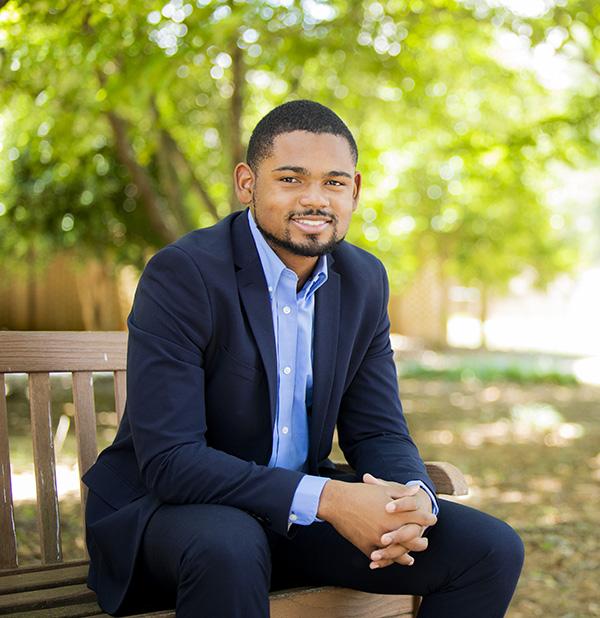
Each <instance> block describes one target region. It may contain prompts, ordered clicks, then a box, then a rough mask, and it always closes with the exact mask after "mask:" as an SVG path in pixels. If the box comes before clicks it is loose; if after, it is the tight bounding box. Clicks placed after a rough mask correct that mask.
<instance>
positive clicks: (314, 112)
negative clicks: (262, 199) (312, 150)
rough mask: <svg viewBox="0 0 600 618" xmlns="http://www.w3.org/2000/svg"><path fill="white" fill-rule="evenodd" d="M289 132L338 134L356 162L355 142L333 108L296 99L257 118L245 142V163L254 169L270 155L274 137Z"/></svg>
mask: <svg viewBox="0 0 600 618" xmlns="http://www.w3.org/2000/svg"><path fill="white" fill-rule="evenodd" d="M292 131H308V132H309V133H331V134H332V135H339V136H341V137H343V138H345V139H346V140H347V141H348V145H349V146H350V151H351V153H352V159H353V161H354V165H356V162H357V161H358V148H357V147H356V142H355V141H354V137H353V136H352V133H351V132H350V129H349V128H348V127H347V126H346V124H345V123H344V121H343V120H342V119H341V118H340V117H339V116H338V115H337V114H336V113H335V112H334V111H332V110H331V109H329V108H328V107H325V106H324V105H321V104H320V103H317V102H316V101H308V100H307V99H299V100H297V101H288V102H287V103H284V104H283V105H279V106H278V107H276V108H274V109H272V110H271V111H270V112H269V113H268V114H267V115H266V116H264V117H263V118H262V119H261V120H260V121H259V123H258V124H257V125H256V127H255V128H254V131H253V132H252V135H251V136H250V141H249V142H248V152H247V153H246V162H247V163H248V165H249V166H250V167H251V168H252V169H253V170H254V171H255V172H256V168H257V166H258V164H259V163H260V161H262V159H265V158H267V157H268V156H269V155H270V154H271V150H272V148H273V141H274V140H275V138H276V137H277V136H278V135H281V134H282V133H291V132H292Z"/></svg>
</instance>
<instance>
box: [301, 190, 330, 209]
mask: <svg viewBox="0 0 600 618" xmlns="http://www.w3.org/2000/svg"><path fill="white" fill-rule="evenodd" d="M298 201H299V204H300V206H304V207H305V208H306V207H313V208H323V207H327V206H329V199H328V197H327V196H326V195H325V194H324V192H323V189H322V188H321V187H320V186H318V185H307V187H306V190H305V191H304V192H303V193H302V195H301V196H300V199H299V200H298Z"/></svg>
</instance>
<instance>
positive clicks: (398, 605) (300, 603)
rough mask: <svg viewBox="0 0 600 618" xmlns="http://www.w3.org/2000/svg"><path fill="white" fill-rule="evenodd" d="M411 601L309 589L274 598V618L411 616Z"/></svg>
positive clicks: (272, 595)
mask: <svg viewBox="0 0 600 618" xmlns="http://www.w3.org/2000/svg"><path fill="white" fill-rule="evenodd" d="M412 607H413V601H412V597H410V596H406V595H385V594H371V593H368V592H359V591H358V590H350V589H348V588H332V587H323V588H307V589H304V590H299V589H296V590H287V591H281V592H276V593H273V594H271V616H272V617H273V618H305V616H310V617H311V618H342V617H343V618H348V617H350V616H369V618H392V617H396V616H410V615H412Z"/></svg>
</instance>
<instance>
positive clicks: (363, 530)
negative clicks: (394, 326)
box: [84, 101, 523, 618]
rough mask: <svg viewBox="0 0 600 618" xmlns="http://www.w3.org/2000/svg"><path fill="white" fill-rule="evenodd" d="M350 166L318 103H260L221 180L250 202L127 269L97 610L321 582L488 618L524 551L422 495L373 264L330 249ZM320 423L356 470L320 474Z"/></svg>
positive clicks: (432, 613)
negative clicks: (120, 408) (132, 273)
mask: <svg viewBox="0 0 600 618" xmlns="http://www.w3.org/2000/svg"><path fill="white" fill-rule="evenodd" d="M357 158H358V153H357V148H356V144H355V141H354V139H353V137H352V135H351V133H350V131H349V130H348V128H347V127H346V125H345V124H344V123H343V122H342V120H341V119H340V118H339V117H338V116H336V115H335V114H334V113H333V112H332V111H331V110H329V109H327V108H326V107H323V106H322V105H319V104H318V103H314V102H311V101H294V102H290V103H286V104H285V105H282V106H280V107H278V108H276V109H274V110H272V111H271V112H270V113H269V114H267V116H265V117H264V118H263V119H262V120H261V121H260V122H259V124H258V125H257V126H256V128H255V130H254V133H253V134H252V137H251V139H250V143H249V147H248V155H247V162H245V163H239V164H238V165H237V167H236V168H235V172H234V179H235V188H236V192H237V196H238V198H239V201H240V202H241V204H243V205H244V206H248V207H249V208H248V209H247V210H244V211H242V212H238V213H234V214H233V215H230V216H229V217H227V218H225V219H224V220H223V221H221V222H220V223H218V224H217V225H215V226H213V227H211V228H207V229H202V230H196V231H194V232H192V233H190V234H188V235H186V236H184V237H183V238H181V239H179V240H178V241H177V242H175V243H173V244H171V245H169V246H168V247H166V248H164V249H163V250H161V251H160V252H159V253H158V254H157V255H155V256H154V258H152V260H150V262H149V263H148V265H147V266H146V269H145V270H144V273H143V275H142V278H141V280H140V283H139V286H138V289H137V293H136V297H135V301H134V305H133V309H132V311H131V315H130V316H129V322H128V324H129V347H128V376H127V407H126V411H125V415H124V418H123V421H122V422H121V425H120V427H119V431H118V433H117V436H116V438H115V441H114V443H113V444H112V445H111V446H110V447H109V448H108V449H106V450H105V451H104V452H103V453H102V454H101V455H100V457H99V459H98V462H97V463H96V464H95V465H94V466H93V467H92V468H91V469H90V471H89V472H88V473H87V474H86V475H85V477H84V481H85V483H86V484H87V485H88V487H89V490H90V491H89V498H88V507H87V533H88V534H87V541H88V548H89V553H90V559H91V566H90V575H89V585H90V586H91V587H92V588H93V589H94V590H96V591H97V593H98V597H99V600H100V603H101V605H102V607H103V608H104V609H105V610H106V611H108V612H109V613H117V612H127V611H129V612H132V611H142V610H144V609H149V608H152V607H156V608H159V607H169V606H171V607H173V606H176V610H177V615H178V616H181V617H187V616H200V615H201V616H225V617H243V618H255V617H256V618H259V617H264V616H268V613H269V600H268V593H269V590H270V589H275V588H280V587H284V586H286V587H287V586H295V585H296V586H298V585H307V584H320V585H327V584H332V585H339V586H346V587H349V588H355V589H359V590H366V591H371V592H380V593H389V594H402V593H412V594H418V595H422V596H423V597H424V600H423V603H422V606H421V609H420V612H419V616H420V617H421V618H430V617H435V618H444V617H448V618H458V617H461V618H466V617H470V616H473V617H477V618H481V617H482V616H485V617H486V618H494V617H500V616H503V615H504V612H505V610H506V608H507V606H508V604H509V601H510V599H511V596H512V593H513V591H514V588H515V586H516V583H517V580H518V577H519V573H520V570H521V566H522V561H523V546H522V543H521V540H520V539H519V537H518V536H517V535H516V533H515V532H514V531H513V530H512V529H511V528H510V527H509V526H507V525H506V524H505V523H503V522H501V521H499V520H497V519H494V518H493V517H490V516H489V515H486V514H484V513H481V512H479V511H476V510H474V509H471V508H468V507H465V506H462V505H458V504H454V503H452V502H448V501H444V500H438V499H437V498H436V497H435V494H434V490H435V488H434V485H433V483H432V482H431V479H429V477H428V476H427V473H426V470H425V467H424V465H423V462H422V460H421V458H420V456H419V453H418V451H417V448H416V447H415V445H414V443H413V442H412V440H411V438H410V436H409V432H408V428H407V426H406V422H405V419H404V417H403V414H402V408H401V405H400V400H399V397H398V386H397V377H396V372H395V368H394V362H393V355H392V350H391V347H390V340H389V320H388V315H387V303H388V287H387V278H386V274H385V270H384V268H383V266H382V264H381V263H380V262H379V261H378V260H377V259H376V258H375V257H373V256H372V255H370V254H368V253H366V252H365V251H363V250H361V249H358V248H357V247H354V246H352V245H350V244H348V243H346V242H344V240H343V239H344V235H345V234H346V232H347V230H348V226H349V224H350V219H351V216H352V213H353V212H354V210H356V207H357V205H358V198H359V194H360V189H361V176H360V174H359V173H358V172H357V171H356V162H357ZM336 425H337V428H338V435H339V442H340V446H341V448H342V450H343V452H344V454H345V456H346V458H347V460H348V462H349V463H350V465H351V466H352V467H353V469H354V470H355V471H356V477H354V476H351V477H349V476H343V475H340V474H339V472H336V470H335V467H334V466H333V464H332V463H331V462H330V461H329V459H328V456H329V454H330V451H331V445H332V439H333V432H334V428H335V427H336ZM435 513H437V517H436V515H435ZM424 531H426V534H425V535H424V534H423V533H424Z"/></svg>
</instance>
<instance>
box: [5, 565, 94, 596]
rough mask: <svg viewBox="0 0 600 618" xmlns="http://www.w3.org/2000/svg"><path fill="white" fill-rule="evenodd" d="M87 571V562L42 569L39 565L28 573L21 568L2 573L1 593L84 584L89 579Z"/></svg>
mask: <svg viewBox="0 0 600 618" xmlns="http://www.w3.org/2000/svg"><path fill="white" fill-rule="evenodd" d="M87 573H88V565H87V564H77V565H71V564H68V563H67V564H66V565H64V566H63V565H60V568H55V569H47V568H43V567H42V569H40V568H39V567H38V570H37V571H30V572H28V573H21V570H20V569H19V570H18V571H16V572H14V573H12V574H10V575H0V595H2V594H14V593H16V592H28V591H30V590H43V589H44V588H56V587H58V586H67V585H71V584H83V583H85V581H86V579H87Z"/></svg>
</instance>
